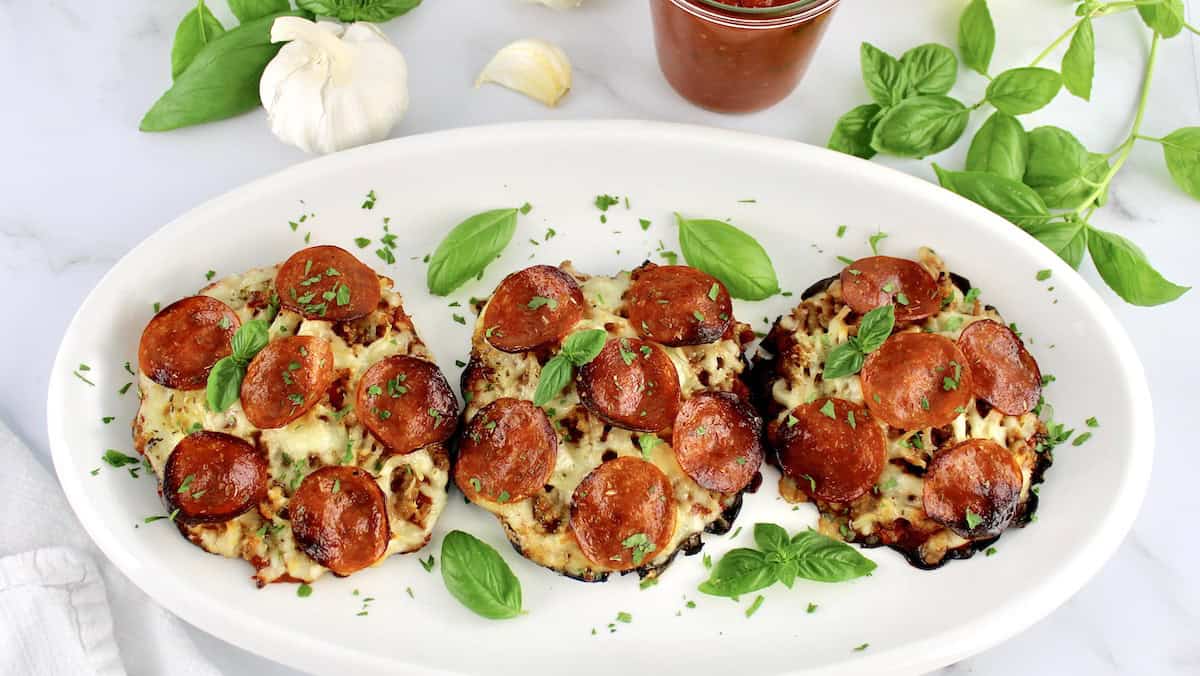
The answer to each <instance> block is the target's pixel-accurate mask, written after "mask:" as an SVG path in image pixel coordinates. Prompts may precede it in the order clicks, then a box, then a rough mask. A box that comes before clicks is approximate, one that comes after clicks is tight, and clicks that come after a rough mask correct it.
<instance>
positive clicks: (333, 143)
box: [258, 16, 408, 153]
mask: <svg viewBox="0 0 1200 676" xmlns="http://www.w3.org/2000/svg"><path fill="white" fill-rule="evenodd" d="M271 42H288V44H286V45H284V46H283V48H282V49H280V50H279V54H277V55H276V56H275V58H274V59H272V60H271V62H270V63H269V64H267V67H266V70H264V71H263V74H262V79H260V80H259V83H258V94H259V98H261V99H262V104H263V107H264V108H266V109H267V117H268V119H269V120H270V123H271V131H272V132H273V133H274V134H275V136H277V137H279V139H280V140H281V141H283V142H285V143H290V144H291V145H294V146H297V147H299V148H302V149H303V150H306V151H308V152H315V153H330V152H334V151H337V150H342V149H344V148H351V147H353V146H358V145H362V144H364V143H372V142H374V141H379V140H382V139H384V138H387V136H388V134H389V133H390V132H391V131H392V128H393V127H394V126H396V123H397V122H399V121H400V120H401V118H403V117H404V113H405V112H406V111H407V110H408V65H407V64H406V63H405V61H404V55H403V54H401V53H400V50H399V49H397V48H396V46H395V45H393V44H392V43H391V41H389V40H388V39H387V36H385V35H384V34H383V33H382V32H381V31H380V30H379V29H378V28H377V27H376V26H375V25H374V24H370V23H365V22H358V23H353V24H350V25H349V26H343V25H341V24H338V23H333V22H327V21H322V22H320V23H313V22H312V21H308V20H306V19H302V18H300V17H294V16H283V17H279V18H278V19H276V20H275V23H274V24H272V25H271Z"/></svg>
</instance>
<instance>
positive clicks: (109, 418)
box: [100, 415, 1095, 427]
mask: <svg viewBox="0 0 1200 676" xmlns="http://www.w3.org/2000/svg"><path fill="white" fill-rule="evenodd" d="M116 419H117V418H116V416H111V415H106V416H104V417H103V418H101V419H100V422H102V423H104V424H105V425H107V424H109V423H110V422H112V421H114V420H116ZM1093 420H1095V418H1093ZM1093 427H1094V425H1093Z"/></svg>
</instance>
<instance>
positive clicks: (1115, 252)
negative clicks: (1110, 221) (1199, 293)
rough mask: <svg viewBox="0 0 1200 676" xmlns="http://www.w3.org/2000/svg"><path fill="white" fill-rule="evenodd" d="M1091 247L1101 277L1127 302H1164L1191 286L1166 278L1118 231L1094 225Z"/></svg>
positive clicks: (1171, 299) (1090, 232)
mask: <svg viewBox="0 0 1200 676" xmlns="http://www.w3.org/2000/svg"><path fill="white" fill-rule="evenodd" d="M1088 251H1090V252H1091V253H1092V263H1094V264H1095V265H1096V271H1097V272H1099V273H1100V277H1101V278H1103V279H1104V282H1105V283H1106V284H1108V286H1109V287H1111V288H1112V290H1113V291H1116V292H1117V295H1118V296H1120V297H1121V298H1123V299H1125V301H1126V302H1127V303H1132V304H1134V305H1142V306H1148V305H1162V304H1163V303H1170V302H1171V301H1173V300H1175V299H1177V298H1179V297H1180V296H1182V295H1183V294H1185V293H1187V292H1188V290H1189V289H1190V288H1191V287H1187V286H1179V285H1178V284H1174V283H1172V282H1169V281H1167V280H1166V279H1165V278H1164V277H1163V276H1162V275H1161V274H1159V272H1158V270H1155V269H1154V267H1153V266H1151V265H1150V261H1148V260H1146V254H1144V253H1142V250H1141V249H1139V248H1138V246H1137V245H1136V244H1134V243H1133V242H1130V241H1129V240H1127V239H1125V238H1124V237H1122V236H1120V235H1118V234H1116V233H1112V232H1105V231H1104V230H1097V229H1095V228H1091V229H1090V231H1089V233H1088Z"/></svg>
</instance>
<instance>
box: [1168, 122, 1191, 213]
mask: <svg viewBox="0 0 1200 676" xmlns="http://www.w3.org/2000/svg"><path fill="white" fill-rule="evenodd" d="M1162 146H1163V158H1164V159H1165V160H1166V162H1167V170H1168V171H1170V172H1171V178H1173V179H1175V183H1176V184H1177V185H1179V187H1180V188H1183V190H1184V191H1185V192H1186V193H1187V194H1189V195H1191V196H1192V197H1195V198H1196V199H1198V200H1200V127H1184V128H1183V129H1176V130H1175V131H1173V132H1171V133H1170V134H1167V135H1166V136H1165V137H1164V138H1163V140H1162Z"/></svg>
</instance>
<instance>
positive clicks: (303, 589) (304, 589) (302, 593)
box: [296, 207, 369, 599]
mask: <svg viewBox="0 0 1200 676" xmlns="http://www.w3.org/2000/svg"><path fill="white" fill-rule="evenodd" d="M363 208H364V209H366V208H369V207H363ZM296 596H299V597H300V598H302V599H306V598H308V597H310V596H312V587H311V586H309V584H308V583H307V582H301V583H300V586H299V587H296Z"/></svg>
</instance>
